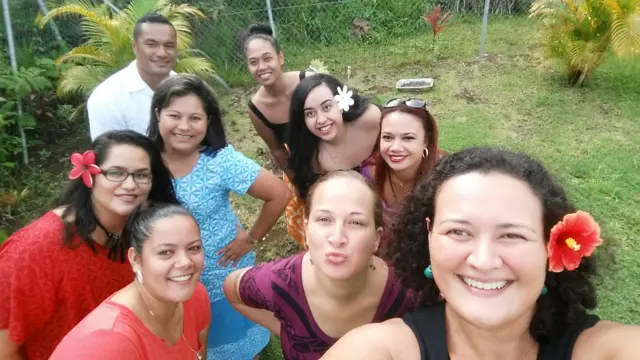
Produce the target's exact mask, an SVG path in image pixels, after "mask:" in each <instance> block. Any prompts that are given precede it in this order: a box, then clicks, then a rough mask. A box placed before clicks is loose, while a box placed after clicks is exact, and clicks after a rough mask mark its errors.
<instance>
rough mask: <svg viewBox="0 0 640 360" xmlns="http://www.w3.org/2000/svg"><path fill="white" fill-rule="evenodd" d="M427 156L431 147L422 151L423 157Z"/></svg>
mask: <svg viewBox="0 0 640 360" xmlns="http://www.w3.org/2000/svg"><path fill="white" fill-rule="evenodd" d="M427 156H429V149H427V148H425V149H424V151H423V152H422V157H423V158H426V157H427Z"/></svg>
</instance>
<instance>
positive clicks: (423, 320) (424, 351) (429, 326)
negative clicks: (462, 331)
mask: <svg viewBox="0 0 640 360" xmlns="http://www.w3.org/2000/svg"><path fill="white" fill-rule="evenodd" d="M403 320H404V323H405V324H407V326H409V327H410V328H411V330H412V331H413V333H414V334H415V336H416V339H417V340H418V344H419V345H420V354H421V355H420V359H421V360H449V350H448V349H447V336H446V332H445V320H444V302H439V303H437V304H434V305H431V306H427V307H424V308H420V309H417V310H415V311H412V312H410V313H408V314H406V315H405V316H404V317H403Z"/></svg>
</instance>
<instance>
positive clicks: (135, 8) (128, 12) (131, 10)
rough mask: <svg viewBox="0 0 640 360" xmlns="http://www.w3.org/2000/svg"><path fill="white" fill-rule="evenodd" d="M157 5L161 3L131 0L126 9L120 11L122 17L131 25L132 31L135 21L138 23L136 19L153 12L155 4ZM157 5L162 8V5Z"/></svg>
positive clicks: (154, 0) (150, 0)
mask: <svg viewBox="0 0 640 360" xmlns="http://www.w3.org/2000/svg"><path fill="white" fill-rule="evenodd" d="M159 3H161V1H158V0H133V1H131V3H130V4H129V5H128V6H127V7H126V8H124V9H122V12H123V15H122V16H123V17H124V18H125V19H126V21H127V22H128V23H129V24H130V25H131V28H132V29H133V25H134V24H135V23H136V21H138V19H140V18H141V17H143V16H144V15H145V14H147V13H149V12H155V11H156V4H159ZM159 5H161V6H163V4H159ZM164 6H166V5H164Z"/></svg>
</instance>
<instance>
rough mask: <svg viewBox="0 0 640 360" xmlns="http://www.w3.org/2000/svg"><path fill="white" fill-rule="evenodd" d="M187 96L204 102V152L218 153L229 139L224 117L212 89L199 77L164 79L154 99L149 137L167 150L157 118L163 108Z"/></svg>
mask: <svg viewBox="0 0 640 360" xmlns="http://www.w3.org/2000/svg"><path fill="white" fill-rule="evenodd" d="M187 95H195V96H197V97H198V98H200V101H202V106H203V107H204V111H205V113H206V115H207V131H206V132H205V135H204V139H202V142H201V143H200V145H201V146H202V151H206V152H210V153H213V154H215V153H217V152H218V150H220V149H222V148H224V147H225V146H227V137H226V135H225V133H224V126H223V125H222V114H221V113H220V106H219V105H218V101H217V100H216V98H215V96H214V95H213V90H212V89H211V87H209V85H207V84H206V83H205V82H204V81H202V79H200V78H199V77H197V76H196V75H187V74H179V75H174V76H169V77H168V78H166V79H165V80H163V81H162V82H161V83H160V85H159V86H158V88H157V89H156V91H155V92H154V93H153V98H152V99H151V117H150V119H151V120H150V121H149V138H151V140H153V142H154V143H155V144H156V146H157V147H158V148H159V149H160V150H162V151H164V141H163V140H162V136H161V135H160V126H159V122H160V119H158V116H157V114H156V112H157V113H158V114H159V113H160V112H161V111H162V110H163V109H166V108H167V107H168V106H169V105H170V104H171V101H173V99H175V98H178V97H183V96H187Z"/></svg>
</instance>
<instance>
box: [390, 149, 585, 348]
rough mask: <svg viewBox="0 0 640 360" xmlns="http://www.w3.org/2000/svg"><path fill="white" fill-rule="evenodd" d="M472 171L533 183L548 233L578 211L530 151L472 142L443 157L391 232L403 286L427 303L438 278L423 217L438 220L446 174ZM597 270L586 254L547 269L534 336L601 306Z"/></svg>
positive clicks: (435, 298) (436, 297) (434, 296)
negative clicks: (567, 266) (427, 272)
mask: <svg viewBox="0 0 640 360" xmlns="http://www.w3.org/2000/svg"><path fill="white" fill-rule="evenodd" d="M472 172H479V173H482V174H489V173H502V174H505V175H508V176H512V177H513V178H515V179H518V180H521V181H523V182H525V183H527V184H529V186H530V187H531V189H532V190H533V191H534V192H535V194H536V195H537V196H538V198H539V199H540V202H541V203H542V209H543V210H542V211H543V214H542V215H543V226H544V233H545V234H549V233H550V231H551V228H552V227H553V226H554V225H555V224H557V223H558V222H559V221H561V220H562V219H563V217H564V215H566V214H569V213H573V212H575V211H576V209H575V208H574V206H573V205H572V204H571V202H569V200H568V199H567V196H566V194H565V192H564V190H563V188H562V186H560V185H559V184H558V183H557V182H556V181H555V180H554V179H553V177H552V176H551V175H550V174H549V172H548V171H547V170H546V169H545V168H544V167H543V166H542V165H541V164H540V163H539V162H537V161H536V160H534V159H532V158H531V157H529V156H527V155H524V154H518V153H513V152H510V151H504V150H495V149H487V148H471V149H467V150H463V151H460V152H458V153H455V154H452V155H448V156H446V157H444V158H443V159H442V160H440V162H439V163H438V165H436V167H435V169H434V170H433V172H432V173H431V175H430V176H427V177H423V178H422V180H421V181H420V183H419V184H418V185H417V186H416V187H414V189H413V191H412V192H411V194H410V195H409V196H408V197H407V198H406V200H405V202H404V205H403V208H402V212H401V214H399V216H398V217H397V218H396V221H395V222H394V223H393V226H392V231H391V233H390V234H391V236H392V241H391V244H390V246H389V249H388V255H390V258H391V262H392V264H393V267H394V269H395V271H396V273H397V275H398V276H399V277H400V279H401V280H402V282H403V284H404V285H405V286H407V287H409V288H411V289H416V290H420V291H422V296H423V304H425V305H426V304H431V303H434V302H437V301H438V300H439V290H438V288H437V285H436V283H435V281H434V280H433V279H428V278H426V277H425V276H424V275H423V270H424V269H425V268H426V267H427V266H429V265H430V260H429V259H430V257H429V243H428V242H429V239H428V232H427V228H426V223H425V218H430V219H431V220H432V221H431V224H433V223H434V221H435V220H434V215H435V206H436V195H437V194H438V191H439V189H440V188H441V187H442V185H443V184H444V183H445V182H446V181H447V180H449V179H451V178H454V177H456V176H460V175H464V174H468V173H472ZM545 240H546V241H548V238H547V239H545ZM595 275H596V265H595V259H594V258H593V257H586V258H583V259H582V262H581V263H580V266H579V267H578V268H577V269H576V270H574V271H563V272H559V273H556V272H547V275H546V279H545V286H546V287H547V289H548V293H547V294H546V295H544V296H540V298H539V299H538V301H537V304H536V309H535V313H534V316H533V319H532V320H531V324H530V326H529V331H530V333H531V335H532V336H533V338H534V339H536V341H538V342H541V341H545V339H548V337H549V336H551V335H552V332H553V331H554V330H556V329H565V328H566V327H567V326H568V325H570V324H572V323H573V322H575V321H576V319H577V318H578V317H579V316H580V315H582V314H584V313H585V312H586V310H587V309H594V308H595V307H596V306H597V297H596V289H595V286H594V284H593V278H594V276H595Z"/></svg>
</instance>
